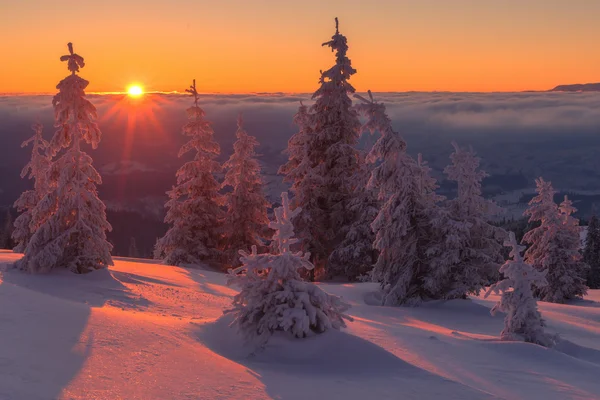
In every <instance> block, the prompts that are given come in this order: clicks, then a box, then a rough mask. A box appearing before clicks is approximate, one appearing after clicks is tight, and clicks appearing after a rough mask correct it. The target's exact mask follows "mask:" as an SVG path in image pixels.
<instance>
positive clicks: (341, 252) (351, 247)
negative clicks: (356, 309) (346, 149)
mask: <svg viewBox="0 0 600 400" xmlns="http://www.w3.org/2000/svg"><path fill="white" fill-rule="evenodd" d="M369 96H370V100H367V99H365V98H364V97H362V96H360V95H355V97H356V98H357V99H359V100H361V103H358V104H357V105H355V106H354V109H355V110H356V111H357V113H359V114H364V115H365V116H367V117H368V118H367V122H366V123H365V124H364V125H363V126H362V127H361V132H369V133H370V134H371V135H372V134H374V133H375V132H376V131H378V127H377V126H374V125H373V121H372V119H371V118H370V116H371V115H372V114H373V113H372V111H373V110H372V108H373V107H374V105H375V106H376V103H375V102H374V100H373V95H372V94H371V91H369ZM358 156H359V161H360V166H359V169H358V171H357V172H356V174H355V177H354V179H353V180H354V182H355V183H356V189H355V196H354V197H353V198H352V199H351V200H350V201H349V203H348V211H349V213H350V221H351V223H349V224H348V225H347V226H346V227H345V231H344V232H342V233H343V234H344V239H343V240H342V242H341V243H340V244H339V245H338V246H337V248H336V249H335V250H334V252H333V253H331V255H330V257H329V262H328V269H329V271H328V272H329V274H330V275H343V276H345V277H347V278H348V279H349V280H355V279H358V278H360V279H365V278H366V277H367V274H369V273H370V272H371V271H372V269H373V265H374V264H375V261H376V260H377V251H376V250H375V249H374V248H373V242H374V241H375V233H374V232H373V229H372V228H371V224H372V223H373V221H374V220H375V218H376V217H377V213H378V212H379V201H378V200H377V193H376V192H375V190H374V189H373V188H369V187H367V186H368V183H369V180H370V178H371V166H372V164H371V163H367V162H366V154H364V152H362V151H361V152H359V153H358Z"/></svg>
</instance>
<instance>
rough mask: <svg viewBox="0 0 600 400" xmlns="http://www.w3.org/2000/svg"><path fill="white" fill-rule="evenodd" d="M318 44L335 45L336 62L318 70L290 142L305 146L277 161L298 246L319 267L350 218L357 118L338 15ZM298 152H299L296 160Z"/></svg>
mask: <svg viewBox="0 0 600 400" xmlns="http://www.w3.org/2000/svg"><path fill="white" fill-rule="evenodd" d="M323 46H329V47H331V49H332V51H335V55H336V63H335V65H334V66H333V67H331V68H330V69H328V70H327V71H323V72H322V73H321V78H320V80H319V82H320V85H321V86H320V87H319V89H318V90H317V91H316V92H315V93H314V94H313V99H315V100H316V101H315V103H314V104H313V105H312V106H311V107H310V112H308V114H307V121H306V123H305V124H304V125H305V126H306V127H307V129H306V130H305V133H304V134H300V133H299V134H298V137H297V138H295V139H294V141H293V142H291V143H290V145H293V146H296V145H297V146H300V148H301V147H304V150H303V151H301V152H300V153H297V152H296V150H289V151H288V152H289V155H290V163H289V164H288V165H286V166H284V167H282V172H284V173H285V174H286V176H287V178H288V180H293V181H294V184H293V186H292V191H293V193H294V196H295V201H294V205H295V206H297V207H300V208H302V212H301V213H300V214H299V215H298V216H297V217H296V220H295V221H294V223H295V226H296V227H297V229H298V232H299V237H300V239H301V240H302V247H303V249H304V250H305V251H309V252H311V254H312V259H313V262H314V263H316V265H317V267H319V268H321V267H324V266H325V264H326V261H327V259H328V257H329V255H330V254H331V253H332V252H333V251H334V250H335V248H336V247H337V246H338V244H339V243H340V242H341V240H342V239H343V236H344V234H345V232H346V231H347V229H346V226H347V225H348V224H351V223H352V213H351V212H350V211H349V203H350V202H351V201H352V198H353V197H354V196H355V188H356V182H354V177H355V174H356V173H357V171H358V170H359V165H360V163H359V155H358V151H357V150H356V149H355V145H356V144H357V142H358V138H359V135H360V121H359V119H358V114H357V113H356V111H355V110H354V109H353V108H352V100H351V99H350V97H349V94H352V93H354V91H355V90H354V88H353V87H352V85H350V83H349V82H348V80H349V79H350V77H351V76H352V75H353V74H355V73H356V70H355V69H354V68H352V65H351V62H350V59H349V58H348V57H347V51H348V44H347V40H346V37H345V36H344V35H342V34H340V33H339V30H338V23H337V18H336V32H335V34H334V35H333V37H332V39H331V40H330V41H328V42H326V43H324V44H323ZM294 142H297V143H294ZM297 154H300V155H301V162H300V163H299V164H298V165H296V163H297V161H298V160H296V159H295V158H294V157H295V156H296V155H297ZM304 158H306V159H304ZM296 169H300V170H299V171H296Z"/></svg>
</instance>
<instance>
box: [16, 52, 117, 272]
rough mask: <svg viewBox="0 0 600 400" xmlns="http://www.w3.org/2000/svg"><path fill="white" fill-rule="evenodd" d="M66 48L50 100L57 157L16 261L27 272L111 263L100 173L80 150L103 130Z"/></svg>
mask: <svg viewBox="0 0 600 400" xmlns="http://www.w3.org/2000/svg"><path fill="white" fill-rule="evenodd" d="M68 47H69V54H68V55H65V56H62V57H61V58H60V59H61V61H67V66H68V69H69V71H71V75H69V76H68V77H66V78H65V79H63V80H62V81H60V83H59V84H58V85H57V89H58V93H57V94H56V95H55V96H54V99H53V100H52V105H53V106H54V118H55V122H54V126H55V127H57V128H58V129H57V130H56V132H55V133H54V136H53V137H52V140H51V141H50V144H49V146H48V151H49V154H50V155H51V156H52V157H55V156H56V157H57V159H56V160H53V162H52V164H51V166H50V169H49V170H48V172H47V174H46V178H47V180H48V187H49V191H48V193H47V194H46V195H45V196H44V198H43V199H42V200H41V201H40V202H39V203H38V205H37V206H36V207H35V209H34V210H33V211H32V222H31V225H30V226H32V227H36V226H38V228H37V229H36V231H35V232H34V233H33V235H32V237H31V239H30V240H29V243H28V244H27V247H26V248H25V251H24V253H25V255H24V257H23V258H22V259H21V260H20V261H19V262H18V263H17V266H19V267H20V268H22V269H25V270H27V271H29V272H47V271H50V270H52V269H55V268H65V267H66V268H68V269H69V270H71V271H73V272H76V273H85V272H89V271H92V270H94V269H99V268H104V267H106V266H108V265H112V264H113V261H112V257H111V255H110V252H111V250H112V246H111V245H110V243H108V242H107V240H106V231H107V230H110V229H111V226H110V224H109V223H108V222H107V220H106V206H105V205H104V203H103V202H102V201H101V200H100V199H99V198H98V192H97V190H96V185H99V184H101V183H102V178H101V177H100V175H99V174H98V171H96V169H95V168H94V167H93V165H92V158H91V157H90V156H89V155H88V154H86V153H85V152H83V151H82V150H81V145H82V142H84V143H88V144H90V145H91V146H92V148H94V149H95V148H96V147H97V146H98V143H99V142H100V137H101V135H102V134H101V132H100V129H99V128H98V125H97V124H96V122H95V120H96V119H97V114H96V108H95V107H94V106H93V105H92V103H90V102H89V101H88V100H87V99H86V98H85V88H86V87H87V86H88V84H89V82H88V81H86V80H85V79H83V78H81V77H80V76H79V75H77V72H79V69H80V68H83V67H84V65H85V63H84V60H83V57H81V56H79V55H78V54H75V53H73V46H72V44H71V43H69V44H68ZM59 153H60V154H59Z"/></svg>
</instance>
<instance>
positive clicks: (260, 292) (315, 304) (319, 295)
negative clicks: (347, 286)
mask: <svg viewBox="0 0 600 400" xmlns="http://www.w3.org/2000/svg"><path fill="white" fill-rule="evenodd" d="M281 199H282V204H283V205H282V206H281V207H278V208H276V209H275V218H276V221H273V222H271V223H270V224H269V226H270V227H271V228H272V229H274V230H275V234H274V236H273V240H275V241H277V248H278V249H279V253H278V254H270V253H264V254H258V253H257V249H256V246H252V252H251V253H247V252H245V251H243V250H241V251H240V254H241V255H242V258H241V259H242V264H243V265H242V266H241V267H239V268H236V269H234V270H229V281H228V284H229V285H234V286H237V287H239V288H240V289H241V291H240V293H239V294H238V295H236V296H235V297H234V299H233V308H232V309H230V310H227V311H225V312H226V313H233V314H234V316H235V319H234V321H233V322H232V325H234V326H237V328H238V329H239V330H240V332H241V333H242V334H243V335H244V337H245V339H246V340H248V341H249V342H253V343H256V344H258V345H264V344H265V343H266V342H267V341H268V339H269V337H270V336H271V335H272V334H273V333H274V332H276V331H284V332H288V333H290V334H291V335H293V336H295V337H298V338H302V337H306V336H308V335H311V334H312V333H321V332H324V331H326V330H327V329H331V328H333V329H340V328H342V327H345V326H346V323H345V321H344V320H345V319H347V320H351V318H350V317H349V316H347V315H345V314H344V312H345V311H346V310H348V308H349V307H350V306H349V305H348V304H346V303H344V302H343V301H342V300H341V299H340V298H339V297H337V296H333V295H330V294H328V293H326V292H324V291H323V290H322V289H321V288H319V287H318V286H316V285H314V284H313V283H310V282H305V281H303V280H302V278H301V276H300V274H299V272H298V270H299V269H301V268H305V269H312V268H314V265H313V264H312V263H311V262H310V261H309V257H310V254H308V253H303V252H301V251H299V252H292V251H291V250H290V246H291V245H293V244H294V243H296V242H297V239H295V238H294V225H293V224H292V219H293V218H294V217H295V216H296V215H297V214H298V213H299V212H300V209H299V208H296V209H295V210H294V211H291V209H290V206H289V201H288V196H287V192H284V193H282V195H281Z"/></svg>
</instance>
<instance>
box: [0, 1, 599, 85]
mask: <svg viewBox="0 0 600 400" xmlns="http://www.w3.org/2000/svg"><path fill="white" fill-rule="evenodd" d="M250 3H252V5H250ZM598 15H600V1H597V0H571V1H563V0H526V1H523V0H498V1H491V0H419V1H417V0H412V1H408V0H405V1H402V0H371V1H359V0H346V1H342V0H340V1H333V0H331V1H319V0H304V1H281V0H255V1H252V2H250V1H246V0H221V1H213V0H210V1H203V0H170V1H156V0H103V1H88V0H78V1H72V0H53V1H50V0H19V1H16V0H12V1H11V0H0V54H2V60H1V61H0V93H17V92H26V93H31V92H42V93H51V92H54V91H55V86H56V83H57V82H58V81H59V80H60V79H61V78H62V77H63V76H65V75H66V73H67V69H66V65H64V63H61V62H60V61H59V57H60V56H61V55H63V54H65V53H66V52H67V47H66V43H67V42H69V41H72V42H73V43H74V46H75V51H76V52H77V53H79V54H81V55H82V56H83V57H84V58H85V60H86V67H85V68H84V69H83V70H82V76H83V77H85V78H86V79H88V80H90V82H91V83H90V86H89V91H95V92H101V91H123V90H125V88H126V87H127V86H128V85H130V84H131V83H134V82H136V83H140V84H141V85H142V86H144V88H145V89H146V90H147V91H153V90H156V91H174V90H178V91H181V90H183V89H185V88H186V87H187V86H188V84H189V82H190V81H191V79H192V78H196V80H197V84H198V88H199V90H201V91H203V92H224V93H245V92H280V91H281V92H312V91H314V90H315V89H316V87H317V81H318V77H319V70H320V69H326V68H328V67H329V66H330V65H331V64H332V62H333V57H332V54H331V53H330V51H329V50H328V49H327V48H323V47H321V43H322V42H324V41H326V40H328V39H329V38H330V37H331V35H332V34H333V33H334V29H335V28H334V20H333V19H334V17H336V16H337V17H339V19H340V31H341V32H342V33H343V34H345V35H346V36H347V37H348V40H349V45H350V50H349V57H350V58H351V59H352V62H353V65H354V67H355V68H356V69H357V70H358V73H357V74H356V75H355V76H354V77H353V78H352V81H351V82H352V83H353V84H354V86H355V87H356V88H357V89H358V90H359V91H366V90H367V89H371V90H374V91H408V90H418V91H434V90H440V91H519V90H530V89H531V90H545V89H549V88H552V87H553V86H555V85H558V84H568V83H587V82H598V81H600V51H598V45H597V43H598V40H599V39H600V24H598Z"/></svg>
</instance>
